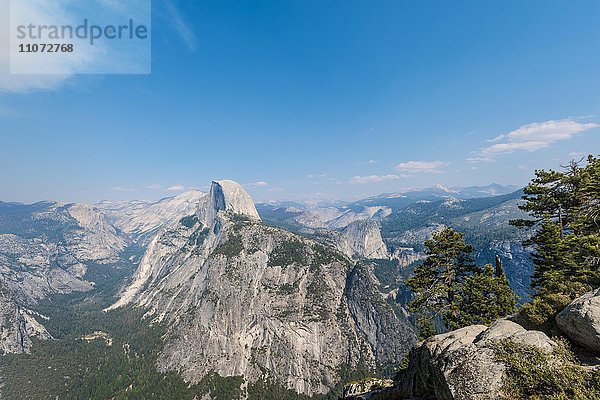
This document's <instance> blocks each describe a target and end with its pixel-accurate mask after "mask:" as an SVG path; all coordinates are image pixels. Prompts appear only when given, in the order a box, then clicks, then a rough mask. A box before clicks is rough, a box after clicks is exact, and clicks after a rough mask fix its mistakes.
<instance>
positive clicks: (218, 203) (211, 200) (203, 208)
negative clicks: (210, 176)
mask: <svg viewBox="0 0 600 400" xmlns="http://www.w3.org/2000/svg"><path fill="white" fill-rule="evenodd" d="M219 211H230V212H232V213H234V214H241V215H244V216H247V217H250V218H251V219H254V220H258V221H260V216H259V215H258V212H257V211H256V207H255V206H254V202H253V201H252V198H251V197H250V195H249V194H248V193H246V191H245V190H244V188H242V186H241V185H240V184H239V183H237V182H234V181H230V180H221V181H213V182H212V185H211V187H210V193H209V194H208V197H206V198H205V200H204V201H203V202H201V203H200V205H199V207H198V219H199V220H200V222H202V223H203V224H204V225H205V226H212V224H213V222H214V220H215V218H216V216H217V215H218V213H219Z"/></svg>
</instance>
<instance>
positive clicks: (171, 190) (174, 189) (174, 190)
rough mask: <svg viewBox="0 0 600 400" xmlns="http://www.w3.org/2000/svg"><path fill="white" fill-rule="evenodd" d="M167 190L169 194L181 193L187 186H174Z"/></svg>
mask: <svg viewBox="0 0 600 400" xmlns="http://www.w3.org/2000/svg"><path fill="white" fill-rule="evenodd" d="M167 190H168V191H169V192H181V191H183V190H185V186H183V185H174V186H171V187H169V188H167Z"/></svg>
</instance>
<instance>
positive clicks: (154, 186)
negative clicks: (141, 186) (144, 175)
mask: <svg viewBox="0 0 600 400" xmlns="http://www.w3.org/2000/svg"><path fill="white" fill-rule="evenodd" d="M146 189H148V190H160V189H162V186H161V185H159V184H158V183H155V184H152V185H148V186H146Z"/></svg>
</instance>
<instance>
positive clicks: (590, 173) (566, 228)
mask: <svg viewBox="0 0 600 400" xmlns="http://www.w3.org/2000/svg"><path fill="white" fill-rule="evenodd" d="M535 175H536V177H535V178H534V179H532V180H531V182H530V183H529V185H528V186H527V187H526V188H525V190H524V193H525V195H524V197H523V199H524V200H525V203H524V204H522V205H521V206H520V208H521V209H522V210H524V211H526V212H528V213H529V214H530V216H531V217H533V219H531V220H525V221H524V220H516V221H512V223H513V224H515V225H534V226H536V227H537V230H536V232H535V235H534V236H533V237H532V238H531V239H530V240H529V241H527V243H526V244H529V245H533V246H534V249H535V251H534V254H533V263H534V266H535V272H534V274H533V278H532V288H533V289H534V295H533V301H532V302H531V303H530V304H528V305H527V306H526V307H524V309H523V315H524V316H525V317H526V318H527V319H528V320H529V321H530V322H532V323H534V324H539V325H541V324H552V321H553V317H554V316H555V315H556V314H557V313H558V312H559V311H560V310H561V309H562V307H564V305H566V304H567V303H568V302H569V301H570V300H573V299H574V298H576V297H578V296H579V295H581V294H582V293H584V292H586V291H588V290H590V289H592V288H595V287H598V286H600V262H597V261H598V260H600V221H599V219H598V217H599V215H600V211H599V210H600V159H599V158H596V157H593V156H591V155H590V156H589V157H588V159H587V164H586V165H585V166H582V165H581V163H577V162H571V163H570V164H569V165H567V166H566V167H564V171H552V170H550V171H545V170H538V171H536V172H535Z"/></svg>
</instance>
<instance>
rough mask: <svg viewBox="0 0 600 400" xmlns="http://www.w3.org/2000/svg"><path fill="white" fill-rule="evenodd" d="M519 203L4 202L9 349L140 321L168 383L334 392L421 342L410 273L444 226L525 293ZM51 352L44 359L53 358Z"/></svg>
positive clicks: (125, 356) (4, 343)
mask: <svg viewBox="0 0 600 400" xmlns="http://www.w3.org/2000/svg"><path fill="white" fill-rule="evenodd" d="M521 195H522V192H521V191H520V190H518V188H515V187H507V186H501V185H496V184H492V185H488V186H480V187H467V188H446V187H442V186H435V187H433V188H428V189H420V190H407V191H404V192H401V193H391V194H382V195H379V196H373V197H370V198H367V199H363V200H360V201H355V202H351V203H344V204H336V205H328V206H314V205H312V206H308V205H306V204H302V203H297V202H281V203H277V204H273V203H262V204H257V205H255V204H254V203H253V201H252V199H251V198H250V196H249V195H248V194H247V193H246V192H245V191H244V190H243V189H242V187H241V186H240V185H238V184H237V183H235V182H232V181H218V182H213V184H212V186H211V191H210V193H202V192H199V191H189V192H185V193H182V194H181V195H179V196H176V197H170V198H166V199H162V200H160V201H156V202H145V201H127V202H107V201H103V202H99V203H97V204H95V205H83V204H68V203H56V202H41V203H36V204H31V205H23V204H18V203H1V202H0V300H1V302H0V353H5V354H15V353H17V354H18V353H29V352H31V351H32V347H35V346H42V347H44V346H43V345H41V344H40V343H42V342H36V339H41V340H43V341H47V340H50V339H55V340H57V341H58V342H59V343H61V346H66V348H68V349H71V350H69V351H77V352H82V351H86V350H85V347H83V348H82V347H81V346H80V345H78V344H76V343H79V342H77V340H81V339H80V338H82V337H83V338H87V339H85V340H94V339H89V338H102V340H105V341H106V343H109V342H110V343H112V341H113V340H115V341H118V340H119V339H118V337H119V334H120V333H119V331H115V330H113V331H111V330H110V329H111V326H115V324H116V323H115V321H112V322H111V318H119V319H120V318H122V319H123V321H128V320H131V318H134V316H135V318H136V319H137V320H138V321H139V324H140V326H141V327H142V328H141V330H138V331H133V330H132V331H131V333H130V335H141V336H140V337H144V335H145V334H147V329H146V328H143V327H148V326H149V325H148V324H150V323H152V324H159V325H160V326H163V327H164V329H165V331H164V333H163V334H161V335H160V336H159V337H155V338H152V341H151V342H152V343H155V346H157V347H156V348H154V347H153V348H152V349H154V350H152V351H151V352H150V353H149V354H152V357H155V358H151V359H149V360H150V361H149V364H148V365H149V366H146V367H145V368H150V369H151V371H150V370H144V371H146V372H144V373H148V374H152V373H157V374H158V373H164V374H167V373H169V371H172V372H173V371H174V372H176V375H175V376H176V377H177V378H174V377H173V375H161V376H162V377H163V378H160V379H166V378H165V377H166V376H169V377H170V378H169V379H181V380H183V381H185V384H183V387H184V389H181V390H191V389H190V388H192V387H195V388H196V389H194V390H198V392H197V393H196V392H195V393H196V394H197V395H198V398H203V397H202V396H204V395H205V394H206V393H209V392H210V390H211V389H210V388H211V387H217V386H223V385H225V386H227V387H229V386H230V385H231V381H229V380H225V379H233V378H235V379H238V380H237V381H235V382H238V383H236V385H237V389H235V388H234V389H235V390H238V392H239V393H242V388H243V387H246V388H247V390H249V391H250V392H252V391H254V392H252V393H263V392H262V391H264V390H266V391H272V390H281V391H280V392H277V393H279V394H278V395H277V396H279V397H277V398H286V397H282V396H284V394H285V396H288V395H289V393H292V395H290V396H291V397H288V398H295V397H294V396H295V393H301V394H306V395H320V394H326V393H328V392H330V391H332V390H333V391H336V390H339V388H340V385H341V384H343V383H344V382H345V380H347V379H349V377H352V376H356V375H355V374H356V373H358V372H359V371H363V373H364V371H375V370H378V371H380V372H381V371H389V370H393V369H394V368H396V367H397V366H398V364H399V363H400V361H401V360H402V358H403V356H404V355H405V354H406V353H407V352H408V350H409V349H410V348H411V347H412V345H413V344H414V343H415V341H416V337H415V334H414V332H413V328H412V326H411V317H410V315H409V313H408V312H407V310H406V308H405V305H406V302H407V301H408V299H409V298H410V292H409V291H408V290H407V289H406V287H405V285H404V280H405V278H406V277H407V276H409V275H410V274H411V271H412V269H413V268H414V266H415V265H416V264H417V263H418V262H419V261H420V260H422V259H423V258H424V253H423V251H424V249H423V241H424V240H426V239H427V238H428V237H430V235H431V234H432V232H434V231H435V230H437V229H440V228H441V227H443V226H446V225H449V226H452V227H454V228H455V229H457V230H460V231H463V232H465V234H466V239H467V242H469V243H472V244H473V245H474V246H475V247H476V249H477V250H476V254H475V258H476V260H477V262H478V263H479V265H483V263H486V262H491V261H493V259H494V258H495V256H499V257H500V258H501V260H502V262H503V264H504V268H505V271H506V274H507V276H508V278H509V281H510V283H511V285H512V286H513V288H514V289H515V290H516V291H517V292H518V293H519V294H520V295H521V296H522V297H524V298H525V297H526V296H527V295H528V290H529V279H530V275H531V270H532V267H531V262H530V260H529V252H528V250H527V249H525V248H523V246H522V244H521V242H522V241H523V239H525V238H526V237H527V236H528V232H527V231H522V230H518V229H517V228H514V227H511V226H509V225H508V221H509V220H510V219H513V218H518V217H522V216H523V213H522V212H521V211H520V210H519V209H518V207H517V205H518V202H519V198H520V197H521ZM56 299H66V300H64V301H63V300H60V301H59V300H56ZM69 299H73V300H69ZM83 304H85V307H84V309H85V313H84V314H80V313H81V312H83V311H81V310H80V307H82V305H83ZM57 307H59V309H57ZM60 307H67V308H65V309H64V310H62V309H60ZM103 309H104V310H105V312H103V311H102V310H103ZM67 310H68V311H67ZM136 310H143V312H142V313H141V314H136ZM90 315H93V316H94V318H92V319H90ZM142 315H143V316H144V319H143V320H142V319H140V318H141V316H142ZM117 316H119V317H117ZM77 318H83V319H84V320H85V321H86V322H85V323H83V325H81V323H79V325H76V326H75V327H74V328H73V329H74V331H73V332H77V335H79V336H73V335H74V333H73V334H72V335H71V336H69V334H66V335H65V328H64V325H65V324H66V325H68V324H69V323H70V322H69V321H71V320H77ZM95 321H99V322H98V323H97V324H96V322H95ZM95 324H96V325H95ZM84 327H87V328H84ZM136 332H137V333H136ZM131 337H133V336H131ZM136 337H137V336H136ZM69 340H75V341H76V342H73V343H71V342H69ZM122 340H124V341H123V342H115V343H117V344H115V345H114V346H115V347H114V348H113V350H111V349H108V348H106V349H103V350H102V351H103V352H109V353H107V354H111V356H110V357H108V356H105V358H106V359H115V360H119V361H114V362H116V363H117V364H118V365H121V366H122V365H127V363H130V362H133V361H132V359H133V358H131V357H130V354H129V353H127V351H129V350H126V349H129V348H130V347H129V346H130V345H131V343H130V342H129V341H130V340H133V339H130V337H128V336H125V337H124V339H122ZM51 342H52V341H51ZM36 343H37V344H36ZM136 346H141V347H139V349H138V353H136V354H139V353H144V351H146V350H148V349H149V348H147V347H144V346H145V343H144V341H143V340H142V341H141V342H140V343H137V344H136ZM148 346H149V344H148ZM52 348H53V347H52V346H49V347H44V349H45V350H44V351H46V352H50V356H49V357H59V354H55V353H52V351H55V350H51V349H52ZM121 348H122V350H125V353H123V351H122V350H120V351H117V352H115V351H116V350H118V349H121ZM49 349H50V350H49ZM95 349H96V350H94V351H100V350H98V348H97V347H96V348H95ZM82 357H84V358H86V359H89V358H90V357H88V356H87V355H86V354H85V353H83V355H82ZM111 357H112V358H111ZM148 357H150V356H148ZM34 359H35V357H34ZM45 359H46V357H45V356H44V357H42V358H41V359H40V360H41V361H40V362H41V363H42V364H43V363H44V362H45V361H43V360H45ZM32 362H33V361H32ZM80 362H81V361H80ZM11 365H12V364H11ZM15 365H17V364H15ZM100 367H102V368H106V369H107V371H113V370H114V368H116V366H115V365H112V364H110V365H100ZM138 367H139V366H138ZM7 368H8V367H7ZM15 368H16V367H15ZM44 368H45V367H44ZM44 368H42V369H40V371H43V372H40V373H41V374H46V373H49V372H47V371H46V369H44ZM65 368H66V367H65ZM78 368H79V367H78ZM86 368H88V369H90V370H95V369H97V368H99V366H98V365H95V364H94V365H91V366H88V367H86ZM136 368H137V367H136ZM156 368H158V371H156ZM20 375H22V374H21V372H20V369H19V368H16V369H10V368H8V369H6V368H5V369H3V367H2V366H0V381H6V382H7V384H6V385H7V386H6V387H8V388H9V389H10V388H11V387H13V388H16V387H21V386H22V385H21V386H19V384H18V382H19V379H20V378H19V377H20ZM64 375H68V374H67V373H66V372H65V373H64ZM109 375H110V374H109ZM111 376H112V375H111ZM7 377H8V378H7ZM48 379H50V378H48ZM61 379H62V378H61ZM90 379H92V380H93V379H95V378H93V377H92V378H90ZM206 382H212V383H210V384H208V383H206ZM59 383H60V382H59ZM11 385H12V386H11ZM114 385H116V386H118V385H119V382H118V381H115V382H114ZM194 385H195V386H194ZM204 385H208V386H206V388H207V389H202V388H204V387H205V386H204ZM211 385H213V386H211ZM214 385H217V386H214ZM228 385H229V386H228ZM240 385H241V386H240ZM265 385H266V386H265ZM67 386H68V382H67ZM80 386H81V385H80ZM84 386H85V385H84ZM234 386H235V385H234ZM64 387H65V386H64V385H62V386H61V385H60V384H59V385H57V386H56V388H55V390H56V393H58V394H60V393H62V392H61V390H63V388H64ZM81 387H83V386H81ZM185 388H187V389H185ZM277 388H279V389H277ZM71 389H72V390H75V389H73V388H71ZM2 390H3V389H2V388H0V392H1V391H2ZM15 390H19V389H15ZM122 390H124V391H125V392H126V391H127V390H129V389H127V387H124V388H123V389H122ZM203 390H207V391H208V392H204V391H203ZM232 390H233V389H232ZM235 390H234V392H235ZM244 390H246V389H244ZM288 390H289V391H290V392H289V393H288V392H287V391H288ZM125 392H123V393H125ZM238 392H235V393H238ZM10 393H14V392H10ZM227 396H230V397H228V398H237V395H236V396H233V395H227ZM231 396H233V397H231ZM240 396H242V395H241V394H240ZM253 396H254V397H252V396H250V398H261V396H262V395H260V394H256V395H253ZM34 397H35V396H34ZM51 397H52V398H54V397H56V395H54V396H51ZM242 397H243V396H242ZM190 398H191V397H190Z"/></svg>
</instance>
